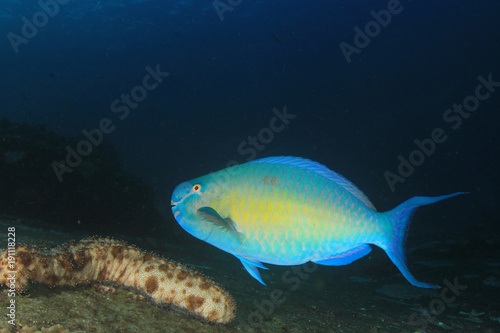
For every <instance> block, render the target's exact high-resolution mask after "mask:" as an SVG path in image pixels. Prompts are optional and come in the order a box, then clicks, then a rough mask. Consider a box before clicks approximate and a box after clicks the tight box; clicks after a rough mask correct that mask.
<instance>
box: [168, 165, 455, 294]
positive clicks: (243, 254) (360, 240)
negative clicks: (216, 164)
mask: <svg viewBox="0 0 500 333" xmlns="http://www.w3.org/2000/svg"><path fill="white" fill-rule="evenodd" d="M463 193H464V192H457V193H453V194H449V195H442V196H437V197H421V196H419V197H413V198H411V199H409V200H407V201H405V202H403V203H402V204H400V205H399V206H397V207H396V208H394V209H392V210H390V211H387V212H377V210H376V209H375V207H374V205H373V204H372V203H371V202H370V200H369V199H368V197H367V196H366V195H365V194H364V193H363V192H361V190H359V189H358V188H357V187H356V186H355V185H354V184H353V183H351V182H350V181H348V180H347V179H346V178H344V177H343V176H341V175H340V174H338V173H336V172H334V171H332V170H330V169H328V168H327V167H326V166H324V165H322V164H319V163H316V162H313V161H311V160H308V159H303V158H298V157H287V156H280V157H268V158H263V159H259V160H254V161H250V162H247V163H245V164H240V165H235V166H232V167H229V168H226V169H223V170H221V171H217V172H214V173H211V174H208V175H206V176H202V177H199V178H195V179H193V180H190V181H187V182H184V183H181V184H179V185H178V186H177V187H176V188H175V190H174V192H173V194H172V201H171V205H172V212H173V214H174V217H175V219H176V220H177V222H178V223H179V224H180V225H181V227H182V228H183V229H184V230H185V231H187V232H188V233H190V234H191V235H193V236H194V237H196V238H198V239H200V240H202V241H205V242H207V243H209V244H212V245H213V246H215V247H217V248H219V249H221V250H223V251H226V252H228V253H231V254H233V255H234V256H235V257H236V258H238V259H239V260H240V261H241V263H242V264H243V266H244V267H245V269H246V270H247V271H248V273H250V275H251V276H252V277H254V278H255V279H257V280H258V281H259V282H260V283H262V284H264V285H265V283H264V281H263V280H262V278H261V276H260V273H259V271H258V268H261V269H267V268H266V267H265V266H264V265H263V263H268V264H274V265H300V264H303V263H306V262H309V261H312V262H314V263H316V264H319V265H327V266H339V265H347V264H350V263H352V262H353V261H355V260H358V259H360V258H362V257H364V256H366V255H367V254H368V253H370V251H371V249H372V248H371V246H372V245H376V246H378V247H380V248H382V249H383V250H384V251H385V252H386V253H387V255H388V256H389V258H390V259H391V260H392V262H393V263H394V264H395V265H396V266H397V267H398V269H399V270H400V271H401V273H402V274H403V276H404V277H405V278H406V279H407V280H408V281H409V282H410V283H411V284H412V285H414V286H417V287H422V288H439V286H436V285H432V284H428V283H423V282H419V281H417V279H416V278H415V277H414V276H413V275H412V274H411V273H410V271H409V269H408V267H407V266H406V258H405V254H404V242H405V238H406V234H407V230H408V226H409V223H410V220H411V217H412V215H413V213H414V212H415V210H416V209H417V208H418V207H420V206H423V205H428V204H431V203H435V202H438V201H441V200H444V199H448V198H451V197H454V196H456V195H459V194H463Z"/></svg>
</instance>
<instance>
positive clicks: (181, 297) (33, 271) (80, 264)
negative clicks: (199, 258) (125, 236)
mask: <svg viewBox="0 0 500 333" xmlns="http://www.w3.org/2000/svg"><path fill="white" fill-rule="evenodd" d="M8 257H9V253H8V251H7V250H3V251H2V252H0V285H10V281H9V280H8V278H9V276H11V274H15V289H16V290H17V291H23V290H24V289H25V288H26V287H27V285H28V283H29V282H35V283H43V284H47V285H49V286H68V285H69V286H74V285H76V284H80V283H89V282H91V281H99V282H111V283H113V284H115V285H117V286H125V287H132V288H136V289H137V290H139V291H140V292H142V293H145V294H146V295H148V296H149V297H150V298H151V299H152V301H153V302H154V303H155V304H157V305H165V304H167V305H173V306H175V307H176V308H178V309H180V310H182V311H183V312H187V313H189V314H193V315H195V316H196V317H198V318H201V319H203V320H207V321H209V322H212V323H218V324H227V323H229V322H231V321H232V320H233V319H234V317H235V314H236V304H235V302H234V300H233V298H232V297H231V295H230V294H229V293H228V292H226V291H225V290H224V289H222V287H220V286H219V285H218V284H216V283H215V282H214V281H212V280H210V279H209V278H207V277H205V276H203V275H202V274H200V273H198V272H196V271H194V270H192V269H191V268H187V267H186V266H184V265H182V264H179V263H176V262H174V261H170V260H166V259H164V258H160V257H157V256H155V255H153V254H150V253H146V252H143V251H141V250H140V249H138V248H137V247H134V246H131V245H129V244H127V243H125V242H122V241H118V240H114V239H111V238H87V239H83V240H81V241H79V242H70V243H67V244H64V245H60V246H58V247H56V248H54V249H50V250H44V249H41V248H37V247H28V246H22V245H16V251H15V255H14V256H13V257H14V259H15V266H16V267H15V272H12V269H10V266H9V263H8ZM11 259H12V258H11Z"/></svg>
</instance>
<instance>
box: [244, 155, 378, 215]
mask: <svg viewBox="0 0 500 333" xmlns="http://www.w3.org/2000/svg"><path fill="white" fill-rule="evenodd" d="M248 163H267V164H283V165H293V166H295V167H298V168H301V169H307V170H310V171H313V172H315V173H317V174H318V175H321V176H323V177H325V178H327V179H329V180H331V181H333V182H335V183H336V184H338V185H340V186H342V187H343V188H345V189H346V190H347V191H348V192H350V193H351V194H352V195H354V196H355V197H356V198H358V199H359V200H361V201H362V202H363V203H364V204H365V205H366V206H368V207H369V208H371V209H373V210H374V211H376V210H377V209H376V208H375V206H374V205H373V204H372V203H371V201H370V199H368V197H367V196H366V195H365V194H364V193H363V192H361V190H360V189H359V188H357V187H356V185H354V184H353V183H351V182H350V181H349V180H347V179H346V178H344V177H343V176H341V175H339V174H338V173H336V172H335V171H332V170H330V169H328V168H327V167H326V166H324V165H323V164H320V163H317V162H314V161H311V160H308V159H306V158H301V157H293V156H276V157H266V158H261V159H259V160H254V161H250V162H248Z"/></svg>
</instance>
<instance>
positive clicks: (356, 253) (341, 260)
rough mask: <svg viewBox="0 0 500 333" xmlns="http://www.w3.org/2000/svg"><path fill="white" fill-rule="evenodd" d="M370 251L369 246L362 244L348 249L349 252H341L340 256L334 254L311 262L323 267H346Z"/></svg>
mask: <svg viewBox="0 0 500 333" xmlns="http://www.w3.org/2000/svg"><path fill="white" fill-rule="evenodd" d="M371 250H372V248H371V246H370V245H368V244H364V245H361V246H358V247H355V248H353V249H350V250H349V251H346V252H342V253H340V254H336V255H334V256H331V257H328V258H325V259H321V260H316V261H313V262H314V263H316V264H318V265H325V266H342V265H348V264H350V263H352V262H353V261H355V260H358V259H360V258H362V257H364V256H366V255H367V254H368V253H370V252H371Z"/></svg>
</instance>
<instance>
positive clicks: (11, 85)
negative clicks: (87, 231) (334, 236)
mask: <svg viewBox="0 0 500 333" xmlns="http://www.w3.org/2000/svg"><path fill="white" fill-rule="evenodd" d="M216 7H217V8H216ZM0 8H1V9H0V18H1V19H0V22H1V23H0V36H2V38H1V47H0V50H1V52H0V60H1V61H0V96H1V97H2V99H1V101H2V105H1V107H0V117H6V118H7V119H8V120H9V121H11V122H13V123H27V124H30V125H37V124H46V125H47V128H48V129H49V130H51V131H53V132H55V133H56V134H58V135H62V136H67V137H72V138H74V140H75V141H72V143H70V146H71V147H72V149H74V150H75V151H76V150H77V146H76V144H77V142H79V141H80V140H88V139H87V138H86V137H85V135H84V134H82V131H84V132H85V131H87V132H91V133H94V134H95V137H94V141H95V144H91V149H92V152H91V153H90V155H89V156H87V157H85V156H83V157H82V162H81V163H83V161H85V160H86V159H89V158H90V157H91V156H93V154H99V153H101V154H104V155H106V154H107V153H106V151H107V150H105V149H108V148H109V146H111V147H113V148H112V149H113V150H114V151H115V152H116V154H117V156H118V161H119V167H120V168H121V169H123V170H124V171H125V172H128V173H131V174H133V175H134V176H136V177H139V178H140V179H142V180H144V182H145V184H146V185H147V186H149V187H151V188H152V189H154V191H155V198H154V200H155V203H156V206H157V207H158V209H160V210H161V211H162V212H163V213H164V223H171V224H175V221H174V219H173V217H172V216H171V214H170V212H169V207H170V202H169V200H170V195H171V192H172V190H173V188H174V187H175V186H176V185H177V184H179V183H180V182H182V181H185V180H188V179H191V178H194V177H198V176H201V175H204V174H207V173H209V172H211V171H215V170H218V169H222V168H225V167H226V166H227V165H228V162H230V161H236V162H238V163H243V162H246V161H247V160H250V159H253V158H261V157H267V156H279V155H292V156H300V157H305V158H309V159H312V160H314V161H318V162H320V163H323V164H325V165H327V166H328V167H329V168H331V169H333V170H335V171H337V172H339V173H340V174H342V175H344V176H345V177H346V178H348V179H349V180H351V181H352V182H353V183H354V184H356V185H357V186H358V187H359V188H360V189H361V190H363V191H364V192H365V193H366V194H367V196H368V197H369V198H370V199H371V200H372V202H373V203H374V205H375V206H376V207H377V208H378V209H379V210H388V209H391V208H393V207H395V206H396V205H397V204H399V203H401V202H403V201H404V200H406V199H408V198H410V197H412V196H415V195H428V196H434V195H442V194H448V193H452V192H457V191H468V192H470V194H469V195H467V196H461V197H458V198H454V199H451V200H449V201H446V202H442V203H439V204H436V205H434V206H432V207H426V208H424V209H422V210H421V212H420V211H419V213H418V214H417V215H416V218H415V221H414V223H413V224H412V228H411V231H410V237H412V235H413V237H417V236H422V237H425V236H431V235H435V234H437V233H443V234H446V233H447V232H448V231H451V230H453V231H454V232H457V233H460V234H462V235H468V236H470V237H471V238H472V237H476V236H477V237H482V238H488V239H490V240H498V238H499V234H498V220H499V219H498V216H499V214H500V208H499V207H500V204H499V200H500V198H499V194H498V188H499V186H500V179H499V173H498V164H499V162H500V148H499V147H500V139H499V135H498V128H499V126H500V83H499V82H500V62H499V60H498V59H500V44H499V43H498V40H500V23H499V21H498V13H500V3H497V2H495V1H486V0H480V1H473V2H472V1H462V0H459V1H440V2H438V3H436V1H416V0H413V1H408V0H405V1H401V2H396V1H389V2H387V1H314V2H298V1H293V2H292V1H250V0H243V1H232V2H231V1H226V0H222V1H215V2H211V1H198V0H193V1H159V0H152V1H144V0H140V1H94V0H92V1H88V0H86V1H77V0H72V1H63V0H60V2H56V1H55V0H54V1H47V2H43V1H42V2H36V1H13V0H12V1H6V0H4V1H3V2H2V5H1V7H0ZM360 31H361V33H360ZM154 72H156V74H154V75H152V73H154ZM167 73H168V74H167ZM127 96H129V97H127ZM127 101H128V102H127ZM454 104H456V105H455V106H454ZM464 104H465V105H464ZM461 105H462V106H461ZM273 110H274V111H273ZM103 121H104V125H103ZM103 128H104V129H106V130H107V131H108V132H109V133H105V132H106V131H105V130H103ZM94 129H99V132H96V131H94V132H92V130H94ZM96 133H101V134H96ZM101 137H102V140H104V141H106V142H107V143H106V144H101ZM105 146H106V147H108V148H106V147H105ZM60 151H61V156H62V157H64V156H66V153H67V151H65V150H64V146H62V147H61V149H60ZM5 158H6V157H5V156H4V159H5ZM9 158H15V157H12V156H10V157H9ZM61 162H63V163H67V161H64V159H63V158H61ZM44 163H45V164H44V166H43V167H44V168H45V169H46V170H48V171H47V172H49V173H50V172H52V173H53V179H54V182H55V181H56V179H57V176H56V174H57V171H56V172H55V171H54V169H53V167H52V165H50V163H47V162H44ZM398 168H399V169H398ZM74 175H75V173H71V174H70V173H62V174H61V175H60V176H61V177H62V178H64V181H67V180H68V181H71V180H70V179H71V177H73V176H74ZM1 190H2V191H4V193H3V194H4V195H6V194H5V193H6V190H5V189H1ZM108 213H109V214H110V215H112V214H113V212H108ZM124 223H125V222H124ZM124 228H126V227H124ZM410 240H411V238H410Z"/></svg>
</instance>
